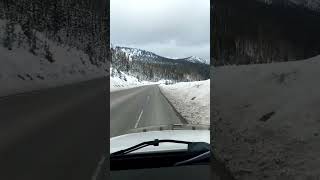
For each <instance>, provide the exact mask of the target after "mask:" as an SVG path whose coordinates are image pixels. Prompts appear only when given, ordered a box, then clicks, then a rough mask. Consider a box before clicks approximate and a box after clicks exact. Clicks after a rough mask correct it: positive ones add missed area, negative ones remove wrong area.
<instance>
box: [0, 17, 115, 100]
mask: <svg viewBox="0 0 320 180" xmlns="http://www.w3.org/2000/svg"><path fill="white" fill-rule="evenodd" d="M7 25H8V24H7V21H6V20H1V19H0V64H1V66H0V84H1V86H0V96H4V95H8V94H15V93H20V92H25V91H31V90H36V89H40V88H47V87H53V86H58V85H62V84H67V83H72V82H77V81H83V80H89V79H92V78H95V77H102V76H104V75H107V74H108V73H109V72H107V71H105V69H106V67H107V66H106V64H100V65H99V66H96V65H92V64H91V63H90V60H89V57H88V55H87V54H85V53H84V52H83V51H81V50H77V49H75V48H71V47H68V46H62V45H60V44H58V43H56V42H53V41H51V40H49V39H47V38H46V37H44V35H43V34H42V33H39V32H36V33H35V39H36V41H37V45H38V48H35V49H34V51H30V48H29V44H28V43H27V37H26V36H25V34H24V33H23V32H22V30H21V27H20V25H14V26H13V29H12V30H13V32H12V33H11V34H12V36H14V37H16V40H15V41H12V42H10V46H7V47H4V46H2V44H5V39H6V37H7V36H8V34H6V33H7V32H6V28H7ZM40 47H44V48H40Z"/></svg>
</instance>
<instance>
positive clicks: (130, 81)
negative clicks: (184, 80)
mask: <svg viewBox="0 0 320 180" xmlns="http://www.w3.org/2000/svg"><path fill="white" fill-rule="evenodd" d="M110 73H111V76H110V92H113V91H119V90H124V89H130V88H134V87H139V86H146V85H152V84H160V83H163V82H162V81H161V82H150V81H139V80H138V79H137V78H136V77H134V76H131V75H128V74H126V73H124V72H122V71H117V70H116V69H114V68H112V67H111V68H110Z"/></svg>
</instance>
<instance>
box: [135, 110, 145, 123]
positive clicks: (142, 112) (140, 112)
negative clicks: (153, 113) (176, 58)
mask: <svg viewBox="0 0 320 180" xmlns="http://www.w3.org/2000/svg"><path fill="white" fill-rule="evenodd" d="M142 113H143V109H142V110H141V112H140V115H139V118H138V120H137V122H136V124H135V125H134V128H137V127H138V124H139V121H140V119H141V116H142Z"/></svg>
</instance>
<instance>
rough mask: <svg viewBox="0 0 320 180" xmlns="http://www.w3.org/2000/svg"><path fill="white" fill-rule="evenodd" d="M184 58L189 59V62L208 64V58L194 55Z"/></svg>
mask: <svg viewBox="0 0 320 180" xmlns="http://www.w3.org/2000/svg"><path fill="white" fill-rule="evenodd" d="M184 60H186V61H190V62H193V63H203V64H210V62H209V61H208V60H206V59H203V58H200V57H196V56H190V57H188V58H185V59H184Z"/></svg>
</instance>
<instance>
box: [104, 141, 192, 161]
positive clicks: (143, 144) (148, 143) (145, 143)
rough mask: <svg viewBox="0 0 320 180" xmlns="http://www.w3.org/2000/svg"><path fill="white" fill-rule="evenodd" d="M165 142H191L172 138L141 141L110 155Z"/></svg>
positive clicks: (188, 143)
mask: <svg viewBox="0 0 320 180" xmlns="http://www.w3.org/2000/svg"><path fill="white" fill-rule="evenodd" d="M166 142H169V143H178V144H187V145H190V144H192V143H193V142H189V141H178V140H172V139H161V140H159V139H155V140H153V141H145V142H142V143H140V144H137V145H135V146H132V147H129V148H127V149H123V150H120V151H117V152H114V153H112V154H111V155H110V156H111V157H112V156H119V155H125V154H128V153H130V152H132V151H136V150H138V149H142V148H144V147H146V146H159V144H160V143H166Z"/></svg>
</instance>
